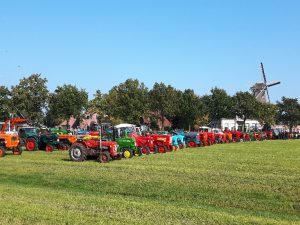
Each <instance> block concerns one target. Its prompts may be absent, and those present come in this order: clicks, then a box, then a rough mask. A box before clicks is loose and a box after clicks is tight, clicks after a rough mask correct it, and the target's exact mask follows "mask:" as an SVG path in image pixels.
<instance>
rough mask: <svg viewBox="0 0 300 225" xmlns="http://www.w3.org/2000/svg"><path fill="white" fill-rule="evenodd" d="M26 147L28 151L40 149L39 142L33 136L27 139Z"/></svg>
mask: <svg viewBox="0 0 300 225" xmlns="http://www.w3.org/2000/svg"><path fill="white" fill-rule="evenodd" d="M26 149H27V151H35V150H37V149H38V144H37V142H36V141H35V140H34V139H33V138H28V139H27V140H26Z"/></svg>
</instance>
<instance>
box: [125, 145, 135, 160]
mask: <svg viewBox="0 0 300 225" xmlns="http://www.w3.org/2000/svg"><path fill="white" fill-rule="evenodd" d="M132 156H133V152H132V150H131V149H128V148H126V149H123V157H124V158H125V159H129V158H131V157H132Z"/></svg>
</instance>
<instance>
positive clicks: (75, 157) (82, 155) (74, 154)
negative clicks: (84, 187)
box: [69, 143, 87, 162]
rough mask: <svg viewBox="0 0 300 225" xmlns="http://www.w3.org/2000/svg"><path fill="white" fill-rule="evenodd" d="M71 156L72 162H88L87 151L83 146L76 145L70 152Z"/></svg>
mask: <svg viewBox="0 0 300 225" xmlns="http://www.w3.org/2000/svg"><path fill="white" fill-rule="evenodd" d="M69 156H70V159H71V160H72V161H75V162H82V161H84V160H86V157H87V149H86V147H85V146H84V145H83V144H79V143H75V144H73V145H72V146H71V148H70V150H69Z"/></svg>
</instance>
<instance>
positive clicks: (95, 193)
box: [0, 140, 300, 225]
mask: <svg viewBox="0 0 300 225" xmlns="http://www.w3.org/2000/svg"><path fill="white" fill-rule="evenodd" d="M0 224H280V225H281V224H300V140H294V141H293V140H288V141H264V142H251V143H236V144H227V145H214V146H211V147H206V148H196V149H184V150H180V151H177V152H171V153H166V154H156V155H149V156H143V157H135V158H132V159H129V160H121V161H113V162H111V163H108V164H100V163H97V162H95V161H94V160H88V161H85V162H82V163H76V162H71V161H69V157H68V152H53V153H45V152H42V151H38V152H24V153H23V155H22V156H13V155H7V156H6V157H4V158H1V159H0Z"/></svg>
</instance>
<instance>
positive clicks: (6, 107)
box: [0, 86, 11, 121]
mask: <svg viewBox="0 0 300 225" xmlns="http://www.w3.org/2000/svg"><path fill="white" fill-rule="evenodd" d="M10 96H11V93H10V91H9V90H8V88H7V87H5V86H0V121H5V120H7V119H8V118H9V114H10V112H11V99H10Z"/></svg>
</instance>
